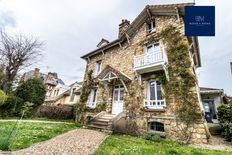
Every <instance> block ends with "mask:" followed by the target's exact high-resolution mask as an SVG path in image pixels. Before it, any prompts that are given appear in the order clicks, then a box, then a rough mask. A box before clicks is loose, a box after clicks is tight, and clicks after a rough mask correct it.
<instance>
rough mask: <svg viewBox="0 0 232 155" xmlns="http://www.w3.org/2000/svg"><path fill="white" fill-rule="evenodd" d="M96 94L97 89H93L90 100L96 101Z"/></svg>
mask: <svg viewBox="0 0 232 155" xmlns="http://www.w3.org/2000/svg"><path fill="white" fill-rule="evenodd" d="M96 95H97V89H94V90H93V100H92V102H96Z"/></svg>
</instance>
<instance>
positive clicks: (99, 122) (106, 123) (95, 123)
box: [92, 121, 108, 126]
mask: <svg viewBox="0 0 232 155" xmlns="http://www.w3.org/2000/svg"><path fill="white" fill-rule="evenodd" d="M92 124H94V125H100V126H108V122H102V121H93V122H92Z"/></svg>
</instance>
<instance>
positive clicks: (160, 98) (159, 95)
mask: <svg viewBox="0 0 232 155" xmlns="http://www.w3.org/2000/svg"><path fill="white" fill-rule="evenodd" d="M156 90H157V100H162V99H163V98H162V92H161V85H160V83H159V82H158V81H157V83H156Z"/></svg>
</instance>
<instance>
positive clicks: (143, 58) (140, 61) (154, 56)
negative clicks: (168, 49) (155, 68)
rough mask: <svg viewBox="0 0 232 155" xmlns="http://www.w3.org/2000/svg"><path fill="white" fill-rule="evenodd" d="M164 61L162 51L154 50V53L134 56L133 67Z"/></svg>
mask: <svg viewBox="0 0 232 155" xmlns="http://www.w3.org/2000/svg"><path fill="white" fill-rule="evenodd" d="M163 61H164V56H163V52H162V51H156V52H154V53H150V54H145V55H139V56H135V57H134V68H139V67H143V66H148V65H152V64H156V63H159V62H163Z"/></svg>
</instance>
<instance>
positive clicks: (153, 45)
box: [145, 42, 162, 54]
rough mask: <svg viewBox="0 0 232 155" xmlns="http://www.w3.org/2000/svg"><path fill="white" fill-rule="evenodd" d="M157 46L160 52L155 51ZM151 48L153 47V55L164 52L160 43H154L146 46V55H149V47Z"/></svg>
mask: <svg viewBox="0 0 232 155" xmlns="http://www.w3.org/2000/svg"><path fill="white" fill-rule="evenodd" d="M157 44H158V47H159V49H158V50H155V45H157ZM150 46H152V53H156V52H162V49H161V45H160V42H153V43H151V44H149V45H147V46H145V51H146V54H148V47H150Z"/></svg>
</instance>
